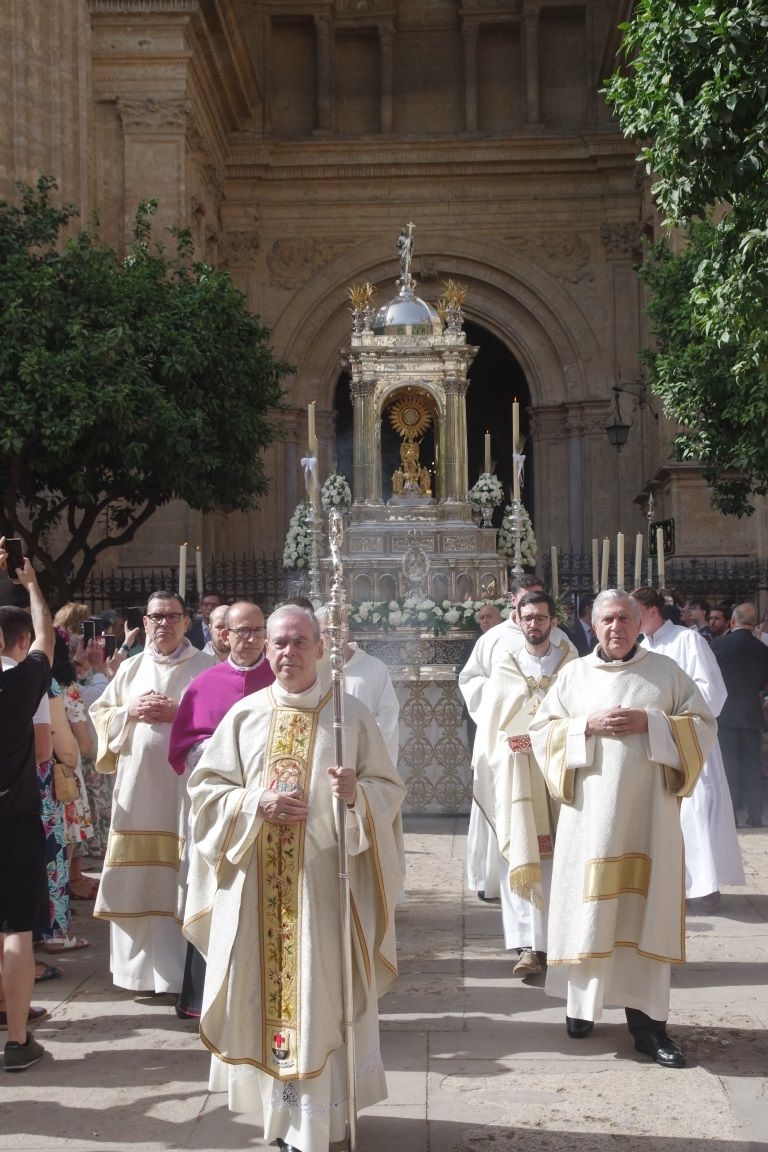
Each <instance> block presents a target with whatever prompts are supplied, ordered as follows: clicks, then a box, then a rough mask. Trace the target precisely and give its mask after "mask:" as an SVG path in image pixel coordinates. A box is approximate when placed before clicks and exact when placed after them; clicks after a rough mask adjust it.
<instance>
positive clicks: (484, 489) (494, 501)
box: [467, 472, 504, 508]
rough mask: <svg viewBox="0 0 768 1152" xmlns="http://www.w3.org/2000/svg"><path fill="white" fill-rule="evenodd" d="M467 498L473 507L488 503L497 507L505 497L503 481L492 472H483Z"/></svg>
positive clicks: (481, 506) (480, 506)
mask: <svg viewBox="0 0 768 1152" xmlns="http://www.w3.org/2000/svg"><path fill="white" fill-rule="evenodd" d="M467 499H468V500H469V502H470V504H471V505H472V507H473V508H483V507H484V506H487V505H488V504H491V505H492V506H493V507H494V508H497V507H498V506H499V504H501V502H502V500H503V499H504V489H503V487H502V484H501V481H500V480H499V478H498V477H497V476H493V475H492V474H491V473H490V472H483V473H482V474H481V475H480V477H479V479H478V480H477V483H475V484H473V485H472V487H471V488H470V490H469V492H468V493H467Z"/></svg>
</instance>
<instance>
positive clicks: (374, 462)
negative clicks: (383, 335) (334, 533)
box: [350, 368, 381, 504]
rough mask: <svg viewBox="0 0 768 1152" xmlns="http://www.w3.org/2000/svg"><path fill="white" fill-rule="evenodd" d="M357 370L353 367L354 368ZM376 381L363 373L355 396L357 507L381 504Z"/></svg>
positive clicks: (352, 390) (352, 387)
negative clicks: (375, 394)
mask: <svg viewBox="0 0 768 1152" xmlns="http://www.w3.org/2000/svg"><path fill="white" fill-rule="evenodd" d="M353 371H354V368H353ZM374 386H375V381H374V380H373V378H368V379H366V378H364V377H363V375H362V374H361V376H360V378H358V379H357V380H355V379H353V380H352V383H351V385H350V394H351V397H352V417H353V425H352V444H353V456H352V496H353V498H354V502H355V504H381V439H380V431H379V428H378V421H377V418H376V411H375V407H374V397H373V393H374Z"/></svg>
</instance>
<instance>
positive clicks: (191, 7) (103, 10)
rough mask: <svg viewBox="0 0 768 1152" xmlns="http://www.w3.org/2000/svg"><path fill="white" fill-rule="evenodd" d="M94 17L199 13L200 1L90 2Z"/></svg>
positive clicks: (122, 0) (121, 0)
mask: <svg viewBox="0 0 768 1152" xmlns="http://www.w3.org/2000/svg"><path fill="white" fill-rule="evenodd" d="M89 7H90V10H91V13H92V14H93V15H94V16H132V15H134V14H139V13H140V14H141V15H146V16H155V15H165V14H168V13H179V14H180V15H186V14H187V13H190V12H197V10H198V9H199V7H200V0H89Z"/></svg>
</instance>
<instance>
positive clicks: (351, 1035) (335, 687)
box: [328, 508, 357, 1152]
mask: <svg viewBox="0 0 768 1152" xmlns="http://www.w3.org/2000/svg"><path fill="white" fill-rule="evenodd" d="M328 539H329V542H330V546H331V562H332V564H333V583H332V585H331V598H330V600H329V601H328V613H329V628H328V631H329V632H330V635H331V688H332V692H333V735H334V742H335V747H336V767H337V768H343V767H344V643H345V640H346V632H347V628H346V621H345V617H344V569H343V566H342V563H341V545H342V542H343V540H344V521H343V519H342V516H341V513H340V512H339V511H338V510H337V509H336V508H334V509H332V510H331V513H330V515H329V517H328ZM336 824H337V827H338V830H339V853H338V855H339V908H340V920H341V924H340V927H341V991H342V1005H343V1014H344V1044H345V1050H346V1051H345V1055H346V1069H347V1148H348V1149H349V1152H356V1149H357V1092H356V1085H355V1024H354V995H353V984H352V915H351V903H350V894H349V853H348V851H347V831H346V829H347V804H346V800H345V799H344V797H343V796H337V797H336Z"/></svg>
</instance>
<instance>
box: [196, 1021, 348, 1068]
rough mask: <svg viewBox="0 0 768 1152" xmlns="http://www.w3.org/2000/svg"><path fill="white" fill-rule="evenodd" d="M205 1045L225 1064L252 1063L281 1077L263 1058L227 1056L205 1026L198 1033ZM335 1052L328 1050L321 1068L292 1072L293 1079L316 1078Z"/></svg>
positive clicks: (253, 1066) (253, 1065)
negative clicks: (207, 1032) (214, 1041)
mask: <svg viewBox="0 0 768 1152" xmlns="http://www.w3.org/2000/svg"><path fill="white" fill-rule="evenodd" d="M198 1035H199V1037H200V1039H201V1040H202V1042H203V1044H204V1045H205V1047H206V1048H207V1049H208V1051H209V1052H213V1054H214V1056H217V1057H218V1058H219V1060H221V1062H222V1063H223V1064H250V1065H251V1067H252V1068H258V1069H259V1070H260V1071H261V1072H266V1074H267V1075H268V1076H272V1077H273V1078H274V1079H276V1080H279V1079H280V1077H279V1076H276V1075H275V1072H274V1070H273V1068H272V1065H271V1064H265V1063H264V1062H263V1061H262V1060H251V1059H250V1058H249V1057H248V1056H236V1057H235V1056H225V1055H224V1054H223V1053H222V1052H221V1051H220V1050H219V1049H218V1048H217V1047H216V1045H215V1044H214V1043H213V1041H212V1040H209V1039H208V1037H207V1036H206V1034H205V1031H204V1030H203V1028H202V1027H201V1028H200V1031H199V1033H198ZM332 1055H333V1052H328V1053H327V1055H326V1057H325V1060H323V1063H322V1064H321V1065H320V1067H319V1068H314V1069H313V1070H312V1071H311V1072H293V1073H291V1077H290V1079H291V1080H314V1079H315V1077H316V1076H320V1075H321V1074H322V1073H323V1072H324V1071H325V1066H326V1064H327V1063H328V1057H329V1056H332Z"/></svg>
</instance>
